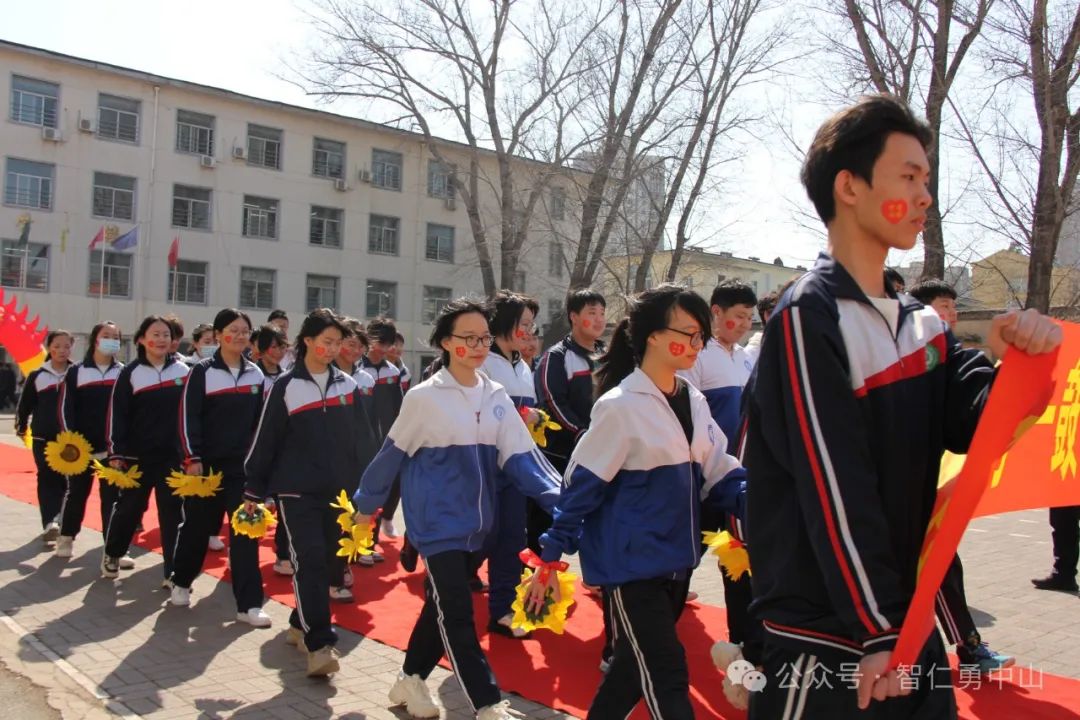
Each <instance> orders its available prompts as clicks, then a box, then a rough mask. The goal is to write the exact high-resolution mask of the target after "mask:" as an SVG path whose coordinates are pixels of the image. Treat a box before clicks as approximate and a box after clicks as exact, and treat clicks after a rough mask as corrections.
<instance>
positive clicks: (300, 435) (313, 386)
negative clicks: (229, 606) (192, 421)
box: [244, 360, 373, 652]
mask: <svg viewBox="0 0 1080 720" xmlns="http://www.w3.org/2000/svg"><path fill="white" fill-rule="evenodd" d="M328 373H329V374H328V376H327V382H326V387H325V388H323V387H322V386H321V385H320V384H319V383H317V382H316V381H315V379H314V378H312V376H311V373H310V372H308V369H307V365H306V364H305V363H304V362H303V361H302V360H300V361H298V362H297V363H296V364H295V365H294V366H293V368H292V369H291V370H289V371H288V372H286V373H285V374H284V375H282V376H281V377H279V378H278V380H277V381H276V382H275V383H274V385H273V387H271V388H270V394H269V395H268V396H267V397H266V402H265V404H264V405H263V410H262V415H261V416H260V418H259V424H258V427H257V429H256V431H255V439H254V440H253V441H252V444H251V449H250V451H249V452H248V455H247V458H246V460H245V462H244V471H245V487H244V496H245V498H247V499H249V500H253V501H255V502H261V501H262V500H263V499H264V498H267V497H270V496H275V497H277V504H278V521H279V522H281V523H282V524H284V525H285V528H286V530H287V532H288V540H289V556H290V558H291V560H292V564H293V569H294V573H293V592H294V593H295V595H296V609H295V610H293V612H292V615H290V617H289V624H290V625H292V627H296V628H300V629H302V630H303V631H304V644H305V645H306V646H307V649H308V650H310V651H312V652H314V651H316V650H318V649H319V648H322V647H325V646H327V645H333V644H334V643H336V642H337V636H336V635H335V634H334V631H333V628H332V627H331V624H330V600H329V592H330V586H331V585H333V586H340V585H342V584H343V582H344V573H345V565H344V563H343V562H341V561H340V559H339V558H338V557H337V550H338V539H339V538H340V537H341V528H340V527H339V526H338V524H337V516H338V514H339V513H340V511H338V510H335V509H334V508H331V507H330V503H331V502H333V500H334V498H335V497H336V496H337V494H338V493H339V492H341V491H342V490H344V489H345V488H348V487H351V486H352V485H354V484H355V483H356V479H355V478H356V476H357V475H359V474H360V473H361V472H363V469H364V466H365V463H366V462H367V461H368V460H370V455H368V457H364V454H365V448H364V447H362V446H361V445H360V443H359V442H358V438H359V437H360V430H359V427H360V424H361V423H366V422H367V416H366V415H365V414H364V412H363V409H362V407H361V405H360V402H359V395H358V393H357V390H356V382H354V381H353V379H352V378H351V377H349V376H348V375H346V374H345V373H343V372H342V371H341V370H339V369H337V368H336V367H334V366H333V365H331V366H330V367H329V368H328ZM371 445H373V443H371Z"/></svg>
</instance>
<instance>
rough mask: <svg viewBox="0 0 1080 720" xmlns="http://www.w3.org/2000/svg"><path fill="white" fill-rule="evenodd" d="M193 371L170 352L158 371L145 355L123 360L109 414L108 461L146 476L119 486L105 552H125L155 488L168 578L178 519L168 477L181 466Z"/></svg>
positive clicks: (118, 554)
mask: <svg viewBox="0 0 1080 720" xmlns="http://www.w3.org/2000/svg"><path fill="white" fill-rule="evenodd" d="M189 370H190V368H189V367H188V366H187V365H185V364H184V363H182V362H180V361H179V360H177V359H176V358H175V357H173V356H171V355H170V356H168V357H167V358H166V359H165V364H164V365H163V366H162V367H161V369H160V370H158V369H157V368H156V367H154V366H153V365H151V364H150V363H149V362H147V361H145V360H135V361H134V362H132V363H130V364H128V365H125V366H124V368H123V369H122V370H121V371H120V374H119V375H118V376H117V378H116V382H115V384H114V385H113V392H112V398H111V400H110V402H109V413H108V416H107V417H106V440H107V441H108V442H107V445H108V453H109V460H110V461H112V460H123V461H124V462H125V463H127V465H128V466H131V465H138V466H139V470H140V471H141V472H142V478H141V479H140V480H139V486H138V487H136V488H131V489H130V490H121V491H120V493H119V496H118V497H117V500H116V505H115V506H114V509H113V512H112V515H111V517H110V518H109V527H108V529H107V530H106V532H105V554H106V555H107V556H109V557H112V558H118V557H121V556H123V555H125V554H127V551H128V548H129V547H130V546H131V540H132V538H133V537H134V536H135V529H136V528H137V527H138V525H139V522H140V520H141V519H142V514H143V512H144V511H145V510H146V506H147V503H148V502H149V500H150V491H151V490H153V491H154V500H155V503H156V505H157V512H158V525H159V527H160V529H161V549H162V555H163V558H164V561H165V567H164V570H165V577H166V579H167V578H168V577H169V576H171V575H172V557H173V552H174V551H175V550H176V527H177V525H179V523H180V498H178V497H176V496H175V495H173V491H172V488H171V487H169V485H168V482H167V479H168V477H169V474H170V473H171V472H172V471H173V470H174V469H177V468H178V467H179V466H180V443H179V441H178V440H177V436H176V427H177V420H178V418H179V416H180V394H181V393H182V392H183V390H184V378H186V377H187V374H188V371H189Z"/></svg>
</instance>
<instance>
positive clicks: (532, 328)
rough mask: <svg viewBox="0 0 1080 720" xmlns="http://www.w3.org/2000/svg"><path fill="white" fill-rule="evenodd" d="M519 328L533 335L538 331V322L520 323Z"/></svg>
mask: <svg viewBox="0 0 1080 720" xmlns="http://www.w3.org/2000/svg"><path fill="white" fill-rule="evenodd" d="M518 330H521V331H522V332H524V333H529V334H530V335H531V334H533V333H535V332H536V323H529V324H528V325H526V324H525V323H518Z"/></svg>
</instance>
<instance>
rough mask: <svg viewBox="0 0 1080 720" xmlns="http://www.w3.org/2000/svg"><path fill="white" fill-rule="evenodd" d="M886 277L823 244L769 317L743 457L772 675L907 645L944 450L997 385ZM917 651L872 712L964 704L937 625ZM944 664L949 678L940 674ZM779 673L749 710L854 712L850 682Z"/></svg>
mask: <svg viewBox="0 0 1080 720" xmlns="http://www.w3.org/2000/svg"><path fill="white" fill-rule="evenodd" d="M885 288H886V292H888V293H889V295H888V298H887V299H878V300H877V303H876V304H875V301H874V300H872V299H870V298H868V297H867V296H866V295H865V294H864V293H863V292H862V290H861V289H860V288H859V286H858V285H857V284H856V282H855V280H854V279H853V278H852V277H851V275H850V274H849V273H848V272H847V270H846V269H845V268H844V267H843V266H842V265H841V264H840V263H839V262H837V261H836V260H834V259H833V258H831V257H830V256H828V255H825V254H822V255H821V256H819V258H818V261H817V263H816V264H815V265H814V268H813V269H812V270H811V271H810V272H809V273H808V274H806V275H804V276H803V277H802V278H801V279H799V280H798V281H797V282H796V283H795V284H794V285H793V286H792V287H791V288H790V289H789V290H788V291H787V292H785V293H784V296H783V297H782V298H781V301H780V303H779V305H778V306H777V308H776V312H775V313H774V314H773V315H772V316H771V317H770V318H769V322H768V325H767V327H766V329H765V339H764V341H763V342H762V346H761V356H760V358H759V359H758V364H757V368H756V370H755V375H754V378H753V379H752V380H751V386H752V387H751V389H750V390H749V391H748V392H750V398H749V402H748V404H747V408H748V424H747V434H746V445H745V452H744V462H745V463H746V466H747V469H748V472H749V473H750V475H751V478H752V480H751V482H750V483H749V490H748V492H749V501H748V509H749V517H748V518H747V531H748V538H747V539H748V546H749V549H750V553H751V562H752V564H753V567H754V575H753V578H752V582H753V586H754V604H753V605H752V607H751V610H752V612H753V613H754V615H755V617H756V618H757V619H759V620H761V621H762V622H763V624H764V628H765V633H764V634H765V657H764V664H765V669H766V675H767V676H768V677H769V678H770V679H771V678H772V677H773V675H772V674H771V673H776V672H778V671H779V669H780V668H781V667H782V666H785V665H787V666H791V665H793V664H798V665H800V666H802V667H804V668H806V667H809V666H812V665H814V664H815V663H817V664H818V665H822V666H824V668H826V669H827V670H828V671H831V672H836V671H837V670H838V668H839V666H840V664H841V663H857V662H859V660H860V659H861V658H862V657H863V655H864V654H867V653H875V652H887V651H891V650H892V649H893V647H894V646H895V644H896V640H897V636H898V633H899V629H900V626H901V624H902V623H903V620H904V616H905V614H906V613H907V609H908V605H909V604H910V602H911V597H912V594H913V593H914V590H915V584H916V577H917V574H918V573H917V570H918V558H919V553H920V550H921V548H922V544H923V539H924V537H925V535H926V528H927V525H928V522H929V519H930V513H931V509H932V508H933V505H934V501H935V498H936V495H937V481H938V472H939V466H940V461H941V456H942V452H943V451H944V450H950V451H952V452H957V453H963V452H966V450H967V447H968V444H969V443H970V442H971V437H972V435H973V433H974V431H975V426H976V423H977V422H978V419H979V415H980V414H981V412H982V407H983V405H984V403H985V400H986V396H987V395H988V393H989V389H990V386H991V384H992V382H993V378H994V369H993V367H992V365H991V364H990V362H989V361H988V360H987V359H986V357H985V356H984V355H983V354H982V353H981V352H978V351H974V350H964V349H962V348H961V347H960V345H959V344H958V343H957V342H956V340H955V338H954V337H953V336H952V334H951V333H950V332H949V330H948V328H947V327H946V326H945V324H944V323H943V322H942V321H941V319H940V318H939V317H938V316H937V314H936V313H935V312H934V311H933V310H932V309H931V308H927V307H923V306H922V305H921V304H920V303H918V302H917V301H916V300H914V299H913V298H911V297H909V296H906V295H901V296H899V298H898V297H897V296H896V295H895V294H894V293H893V292H892V290H891V289H890V288H889V284H888V283H886V284H885ZM897 301H899V302H898V303H897ZM890 303H891V305H890ZM886 311H891V312H892V313H894V314H893V316H892V318H890V317H889V315H888V314H887V312H886ZM917 663H918V665H919V667H920V668H922V676H916V677H915V678H914V681H915V682H917V684H918V687H917V688H916V689H915V690H914V692H912V694H911V695H908V696H907V697H902V698H891V699H889V700H886V701H885V702H883V703H878V702H875V703H872V705H871V709H872V711H873V712H875V713H879V714H869V713H864V714H865V715H866V716H867V717H885V716H886V715H888V717H900V716H903V717H920V718H952V717H955V716H956V704H955V698H954V697H953V693H952V690H951V688H950V687H949V685H950V684H951V683H949V682H948V680H949V678H948V677H947V675H948V672H949V671H948V663H947V661H946V658H945V654H944V647H943V645H942V642H941V638H940V636H939V635H938V634H937V633H934V634H933V635H932V637H931V638H929V640H928V641H927V643H926V645H925V647H924V648H923V650H922V652H921V654H920V657H919V660H918V661H917ZM934 665H936V666H937V668H938V669H939V670H941V669H944V670H943V672H944V674H945V675H946V677H945V678H944V681H945V682H943V681H942V678H937V679H936V682H933V683H931V681H930V678H929V676H928V673H929V671H930V668H931V666H934ZM806 675H807V674H806V673H804V676H806ZM818 675H819V676H820V675H821V673H820V672H819V673H818ZM776 685H777V684H776V683H772V682H770V683H769V684H768V685H766V688H765V690H764V691H763V692H761V693H754V694H753V695H752V698H751V704H750V717H751V718H777V717H781V715H782V713H783V709H784V708H785V706H786V707H791V703H792V697H793V695H792V693H795V694H797V695H798V696H799V697H798V706H799V707H800V708H801V709H803V710H805V713H806V716H807V717H855V716H856V711H855V709H854V691H853V690H852V689H850V688H848V687H844V688H841V689H839V690H837V691H835V692H826V691H825V690H823V689H821V688H800V687H795V689H793V690H792V689H791V688H789V687H784V688H781V687H779V686H776ZM793 685H795V686H798V685H799V683H794V684H793ZM864 714H859V715H858V717H863V715H864ZM784 717H792V715H791V713H788V714H787V715H784Z"/></svg>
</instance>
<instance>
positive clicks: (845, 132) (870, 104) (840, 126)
mask: <svg viewBox="0 0 1080 720" xmlns="http://www.w3.org/2000/svg"><path fill="white" fill-rule="evenodd" d="M893 133H902V134H904V135H910V136H912V137H914V138H915V139H916V140H918V141H919V142H920V143H921V144H922V146H923V147H924V148H928V147H930V145H931V143H932V142H933V139H934V133H933V131H932V130H931V129H930V126H928V125H927V124H926V123H925V122H923V121H921V120H919V119H918V118H916V117H915V115H914V114H913V113H912V112H911V109H910V108H909V107H908V106H907V105H905V104H904V103H903V102H901V101H900V100H899V99H897V98H896V97H894V96H892V95H886V94H880V95H868V96H866V97H863V98H861V99H860V100H859V101H858V102H857V103H855V104H854V105H852V106H851V107H848V108H845V109H844V110H841V111H840V112H838V113H837V114H835V115H833V116H832V117H831V118H829V119H828V120H826V121H825V123H824V124H823V125H822V126H821V127H820V128H818V131H817V134H816V135H815V136H814V141H813V142H812V143H811V144H810V149H809V150H808V151H807V153H806V158H805V159H804V160H803V166H802V173H801V179H802V184H803V187H804V188H806V194H807V196H808V197H809V198H810V202H812V203H813V204H814V209H815V210H817V214H818V216H819V217H820V218H821V221H822V222H823V223H825V224H826V225H828V224H829V223H830V222H832V221H833V219H834V218H835V217H836V199H835V198H834V197H833V184H834V182H835V181H836V176H837V175H838V174H839V173H841V172H843V171H844V170H847V171H849V172H850V173H852V174H853V175H855V176H856V177H858V178H862V179H863V180H865V181H866V182H867V183H870V184H873V181H874V178H873V173H874V163H876V162H877V159H878V158H879V157H881V153H882V151H883V150H884V148H885V141H886V140H888V138H889V136H890V135H892V134H893Z"/></svg>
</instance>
